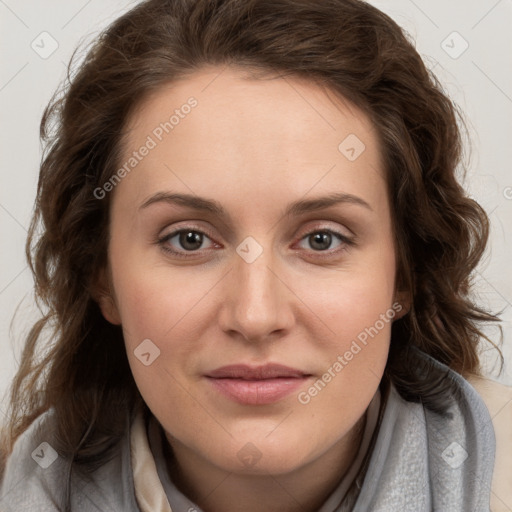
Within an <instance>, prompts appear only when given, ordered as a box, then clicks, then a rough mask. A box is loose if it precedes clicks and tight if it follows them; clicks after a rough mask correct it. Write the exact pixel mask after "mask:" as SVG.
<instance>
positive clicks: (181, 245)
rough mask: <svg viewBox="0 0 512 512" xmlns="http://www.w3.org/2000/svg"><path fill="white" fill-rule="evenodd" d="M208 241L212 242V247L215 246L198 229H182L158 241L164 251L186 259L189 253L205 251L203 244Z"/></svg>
mask: <svg viewBox="0 0 512 512" xmlns="http://www.w3.org/2000/svg"><path fill="white" fill-rule="evenodd" d="M206 240H210V246H213V245H214V244H213V242H212V241H211V239H210V237H209V236H208V235H207V234H206V233H203V232H202V231H199V230H197V229H186V228H185V229H183V228H182V229H178V230H176V231H173V232H172V233H169V234H167V235H165V236H163V237H162V238H160V239H159V240H158V244H159V245H160V247H161V248H162V249H163V250H164V251H166V252H168V253H171V254H173V255H176V256H180V257H185V258H186V257H187V256H188V255H187V254H186V253H187V252H188V253H197V252H198V251H200V250H202V249H205V247H204V246H203V243H204V242H205V241H206ZM206 248H209V247H206Z"/></svg>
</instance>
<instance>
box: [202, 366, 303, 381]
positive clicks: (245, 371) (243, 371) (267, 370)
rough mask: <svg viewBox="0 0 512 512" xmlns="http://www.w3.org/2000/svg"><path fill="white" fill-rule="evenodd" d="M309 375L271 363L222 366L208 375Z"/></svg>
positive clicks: (254, 377)
mask: <svg viewBox="0 0 512 512" xmlns="http://www.w3.org/2000/svg"><path fill="white" fill-rule="evenodd" d="M309 375H310V374H308V373H306V372H303V371H302V370H298V369H296V368H290V367H289V366H284V365H282V364H273V363H270V364H265V365H262V366H250V365H247V364H233V365H229V366H222V367H221V368H217V369H216V370H213V371H211V372H209V373H208V374H207V375H206V376H207V377H212V378H215V379H244V380H264V379H277V378H279V377H288V378H300V377H306V376H309Z"/></svg>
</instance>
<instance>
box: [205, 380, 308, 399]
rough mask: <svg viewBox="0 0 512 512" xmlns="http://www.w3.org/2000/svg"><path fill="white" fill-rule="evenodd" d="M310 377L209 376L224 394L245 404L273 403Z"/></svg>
mask: <svg viewBox="0 0 512 512" xmlns="http://www.w3.org/2000/svg"><path fill="white" fill-rule="evenodd" d="M307 379H308V377H282V378H276V379H264V380H244V379H228V378H226V379H216V378H212V377H208V380H209V381H210V382H211V383H212V385H213V386H214V387H215V388H216V389H217V390H218V391H220V392H221V393H222V394H223V395H225V396H227V397H228V398H231V399H232V400H234V401H235V402H238V403H239V404H244V405H264V404H272V403H274V402H277V401H279V400H281V399H282V398H284V397H286V396H288V395H290V394H291V393H293V392H294V391H296V390H297V389H298V388H299V387H300V386H302V385H303V384H304V383H305V382H306V381H307Z"/></svg>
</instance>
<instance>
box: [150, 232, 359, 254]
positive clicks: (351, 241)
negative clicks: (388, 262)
mask: <svg viewBox="0 0 512 512" xmlns="http://www.w3.org/2000/svg"><path fill="white" fill-rule="evenodd" d="M184 232H185V233H188V232H192V233H199V234H201V235H204V236H206V237H207V238H209V239H210V240H211V241H212V242H213V240H212V237H211V236H209V235H208V233H205V232H204V231H202V230H200V229H196V228H193V227H192V226H190V227H184V228H180V229H177V230H175V231H172V232H171V233H169V234H167V235H165V236H163V237H161V238H158V239H157V240H156V243H157V245H159V246H160V248H161V249H162V250H163V251H165V252H166V253H168V254H171V255H172V256H177V257H179V258H190V257H194V256H195V255H197V253H198V252H200V250H195V251H187V252H188V253H189V254H185V253H183V252H181V251H175V250H174V249H170V248H169V246H168V245H166V243H167V242H168V241H169V240H171V239H172V238H174V237H175V236H176V235H179V234H180V233H184ZM315 233H328V234H330V235H333V236H334V237H335V238H337V239H338V240H339V241H340V243H341V244H342V245H341V247H339V248H337V249H335V250H334V251H333V250H330V249H326V250H324V251H315V250H312V251H313V252H314V253H316V254H317V256H316V257H318V258H329V257H332V256H335V255H338V254H339V253H342V252H344V251H346V250H347V249H348V248H349V247H351V246H353V245H355V243H356V242H355V237H353V238H351V237H348V236H346V235H344V234H342V233H340V232H338V231H335V230H332V229H328V228H316V229H314V230H312V231H309V232H308V233H306V234H305V235H304V236H303V237H301V239H300V240H299V241H302V240H304V239H307V238H308V237H310V236H311V235H313V234H315ZM213 243H215V242H213Z"/></svg>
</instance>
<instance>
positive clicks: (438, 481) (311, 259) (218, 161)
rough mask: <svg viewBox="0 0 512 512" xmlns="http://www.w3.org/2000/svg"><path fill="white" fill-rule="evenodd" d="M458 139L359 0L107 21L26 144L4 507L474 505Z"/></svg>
mask: <svg viewBox="0 0 512 512" xmlns="http://www.w3.org/2000/svg"><path fill="white" fill-rule="evenodd" d="M456 121H457V115H456V110H455V108H454V106H453V105H452V103H451V102H450V100H449V99H448V98H447V97H446V96H445V95H444V94H443V93H442V91H441V89H440V87H439V85H438V84H437V82H436V81H435V79H434V77H432V76H431V75H430V74H429V73H428V72H427V70H426V69H425V66H424V64H423V62H422V61H421V58H420V57H419V56H418V54H417V52H416V51H415V50H414V48H413V46H412V45H411V43H410V42H409V41H408V40H407V39H406V37H405V36H404V34H403V33H402V31H401V30H400V28H399V27H398V26H397V25H396V24H395V23H394V22H393V21H392V20H391V19H389V18H388V17H387V16H385V15H384V14H382V13H381V12H380V11H378V10H377V9H375V8H373V7H371V6H369V5H367V4H366V3H363V2H361V1H358V0H325V1H322V2H312V1H309V0H308V1H305V0H299V1H296V0H294V1H291V0H279V1H277V2H276V1H275V0H273V1H269V0H268V1H267V0H249V1H246V0H244V1H242V0H215V1H211V0H209V1H206V0H172V1H171V0H169V1H162V0H159V1H156V0H150V1H146V2H142V3H141V4H140V5H138V6H137V7H136V8H134V9H133V10H132V11H130V12H129V13H127V14H126V15H124V16H123V17H121V18H120V19H119V20H117V21H116V22H115V23H114V24H113V25H112V26H111V27H110V28H109V29H108V30H107V31H106V32H105V33H104V34H103V35H102V36H101V37H100V38H99V40H98V42H97V43H96V45H95V46H94V48H93V49H92V50H91V52H90V53H89V54H88V56H87V58H86V60H85V62H84V63H83V65H82V66H81V67H80V69H79V70H78V72H77V74H76V75H75V76H74V77H73V78H72V80H71V83H70V84H69V87H68V88H67V90H66V91H65V94H64V95H63V96H62V97H61V98H56V99H55V100H54V101H53V103H52V104H51V105H50V106H49V108H48V110H47V111H46V113H45V115H44V118H43V122H42V133H43V136H44V137H45V139H46V140H47V144H48V145H47V148H48V149H47V152H46V155H45V158H44V161H43V164H42V166H41V173H40V180H39V185H38V198H37V204H36V212H35V216H34V219H33V222H32V227H31V230H30V235H29V240H28V243H27V248H28V255H29V259H30V261H31V264H32V270H33V272H34V275H35V278H36V290H37V293H38V296H39V297H40V300H41V305H42V306H43V307H44V308H45V316H44V318H43V319H42V320H41V321H40V322H38V323H37V324H36V325H35V326H34V327H33V329H32V331H31V333H30V335H29V337H28V339H27V342H26V347H25V351H24V354H23V359H22V362H21V366H20V370H19V372H18V375H17V377H16V380H15V382H14V385H13V393H12V415H11V421H10V423H9V425H8V429H7V435H6V439H7V442H6V443H5V445H6V447H5V450H4V451H5V458H7V457H8V460H7V463H6V468H5V474H4V478H3V483H2V494H1V497H2V501H0V504H1V506H2V510H4V509H6V510H20V509H26V510H87V511H89V510H102V511H104V510H123V511H124V510H141V511H149V510H158V511H169V510H171V508H172V510H173V511H174V512H176V511H178V512H181V511H189V512H190V511H196V510H197V511H200V510H203V511H205V512H216V511H223V512H229V511H234V510H237V511H238V510H244V511H273V510H288V511H295V510H311V511H316V510H320V511H322V512H327V511H334V510H336V511H346V510H353V511H377V510H400V511H409V510H410V511H414V512H418V511H429V510H450V511H452V510H453V511H456V510H457V511H458V510H460V511H468V510H478V511H483V510H489V503H490V499H491V488H490V486H491V479H492V476H493V467H494V455H495V433H494V429H493V425H492V422H491V416H490V415H489V412H488V410H487V408H486V406H485V405H484V402H483V401H482V399H481V398H480V397H479V395H478V394H477V393H476V391H475V390H474V388H473V387H472V386H471V385H470V384H469V383H468V382H467V379H468V378H471V377H472V376H476V375H478V374H479V362H478V356H477V348H478V346H479V343H480V339H482V337H483V335H482V333H481V331H480V327H479V325H480V323H481V322H487V321H493V320H496V318H495V317H494V316H492V315H491V314H489V313H487V312H485V311H484V310H482V309H480V308H479V307H478V306H477V305H475V304H473V303H472V302H471V300H470V296H469V292H470V288H469V279H470V275H471V272H472V271H473V269H474V268H475V266H476V265H477V263H478V261H479V259H480V257H481V255H482V252H483V250H484V247H485V244H486V240H487V234H488V220H487V217H486V215H485V213H484V211H483V210H482V209H481V208H480V207H479V206H478V204H477V203H475V202H474V201H473V200H471V199H470V198H468V197H467V196H465V194H464V192H463V190H462V188H461V186H460V185H459V183H458V181H457V179H456V175H455V169H456V166H457V164H458V162H459V156H460V151H461V147H460V146H461V145H460V135H459V131H458V129H457V124H456ZM40 228H41V233H40V234H39V233H38V230H39V229H40ZM47 327H49V328H51V329H52V336H51V341H52V343H50V345H49V346H47V347H45V349H44V350H42V348H41V347H40V345H42V342H41V341H40V339H41V337H42V334H43V329H44V328H47ZM498 497H499V498H500V499H501V500H502V501H503V500H504V499H505V497H504V496H503V494H501V497H500V496H498Z"/></svg>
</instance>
